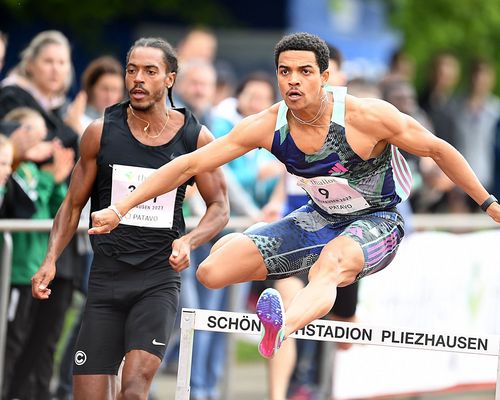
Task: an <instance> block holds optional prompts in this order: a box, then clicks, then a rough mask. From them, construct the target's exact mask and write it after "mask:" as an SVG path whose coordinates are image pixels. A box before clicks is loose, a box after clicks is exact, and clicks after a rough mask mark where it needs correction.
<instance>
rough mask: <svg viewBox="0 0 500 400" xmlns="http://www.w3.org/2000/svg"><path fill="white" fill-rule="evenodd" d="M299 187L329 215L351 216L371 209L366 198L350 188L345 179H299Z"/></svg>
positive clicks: (331, 177) (328, 177)
mask: <svg viewBox="0 0 500 400" xmlns="http://www.w3.org/2000/svg"><path fill="white" fill-rule="evenodd" d="M297 185H299V186H300V187H302V188H304V189H305V191H306V192H307V193H308V194H309V196H311V198H312V200H313V201H314V202H315V203H316V204H317V205H318V206H319V207H321V209H322V210H324V211H326V212H327V213H329V214H349V213H352V212H355V211H360V210H364V209H365V208H368V207H370V204H368V202H367V201H366V200H365V199H364V197H363V196H362V195H361V194H360V193H359V192H358V191H356V190H355V189H353V188H352V187H350V186H349V183H348V182H347V179H344V178H337V177H334V176H319V177H316V178H310V179H307V178H303V177H298V179H297Z"/></svg>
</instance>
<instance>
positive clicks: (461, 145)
mask: <svg viewBox="0 0 500 400" xmlns="http://www.w3.org/2000/svg"><path fill="white" fill-rule="evenodd" d="M470 71H471V72H470V78H469V82H468V88H467V92H466V93H465V95H463V96H457V97H455V98H454V99H453V100H452V104H451V109H452V112H453V115H454V118H455V121H456V128H457V130H456V133H457V136H456V139H457V142H456V147H457V150H458V151H460V152H461V153H462V154H463V155H464V157H465V158H466V159H467V160H468V161H469V163H470V165H471V167H472V169H473V170H474V171H475V172H476V174H477V176H478V178H479V180H480V181H481V183H482V184H483V185H484V186H485V187H486V188H487V189H489V190H491V189H492V188H493V179H494V177H493V168H494V144H495V130H496V124H497V121H498V119H499V118H500V99H499V98H498V97H497V96H495V95H493V93H492V91H493V88H494V86H495V70H494V69H493V66H492V65H491V63H490V62H488V61H486V60H475V61H473V62H472V65H471V69H470ZM471 132H474V134H471ZM461 194H462V196H461V198H460V200H461V203H460V205H458V206H456V207H457V208H460V209H464V210H468V211H472V210H477V206H475V205H474V204H473V203H471V201H470V200H469V199H468V198H467V196H466V195H465V194H464V193H463V192H461Z"/></svg>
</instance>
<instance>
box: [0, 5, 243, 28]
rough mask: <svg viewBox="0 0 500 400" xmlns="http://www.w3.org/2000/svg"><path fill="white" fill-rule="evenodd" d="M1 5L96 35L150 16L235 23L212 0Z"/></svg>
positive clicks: (18, 14) (25, 17) (23, 17)
mask: <svg viewBox="0 0 500 400" xmlns="http://www.w3.org/2000/svg"><path fill="white" fill-rule="evenodd" d="M3 1H4V6H5V7H6V8H7V9H8V10H9V11H10V12H11V13H12V16H13V17H14V18H15V19H16V20H19V21H24V22H27V23H33V22H35V21H36V20H40V19H42V20H45V21H47V22H49V23H50V24H53V25H56V26H68V27H71V28H72V29H73V30H74V31H75V32H78V33H80V34H82V35H84V36H91V37H96V36H98V35H99V34H100V33H101V30H102V27H103V26H104V25H106V24H109V23H112V22H116V21H131V20H137V19H138V17H141V18H144V17H145V16H146V17H150V18H154V19H157V20H160V19H162V20H172V21H175V22H177V23H180V24H185V25H213V24H217V25H219V26H224V25H227V24H228V23H234V18H232V17H231V15H229V12H228V11H227V10H226V9H225V8H224V7H222V6H221V5H220V4H218V3H217V1H214V0H190V1H189V6H187V5H186V4H187V3H186V2H185V1H183V0H141V1H135V2H128V1H125V0H106V1H102V0H85V1H80V2H78V3H77V2H75V1H73V0H44V1H38V0H3Z"/></svg>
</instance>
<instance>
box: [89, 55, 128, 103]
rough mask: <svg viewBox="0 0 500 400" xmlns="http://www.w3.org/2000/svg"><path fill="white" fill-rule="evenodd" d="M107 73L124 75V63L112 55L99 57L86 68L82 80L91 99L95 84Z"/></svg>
mask: <svg viewBox="0 0 500 400" xmlns="http://www.w3.org/2000/svg"><path fill="white" fill-rule="evenodd" d="M106 74H110V75H119V76H120V77H122V76H123V68H122V65H121V64H120V62H119V61H118V60H117V59H116V58H114V57H111V56H102V57H98V58H96V59H95V60H93V61H92V62H91V63H90V64H89V65H88V66H87V68H85V70H84V71H83V74H82V78H81V82H82V89H83V90H85V92H86V93H87V96H89V99H90V97H91V96H92V90H93V89H94V86H95V85H96V84H97V82H98V81H99V79H101V77H102V76H103V75H106Z"/></svg>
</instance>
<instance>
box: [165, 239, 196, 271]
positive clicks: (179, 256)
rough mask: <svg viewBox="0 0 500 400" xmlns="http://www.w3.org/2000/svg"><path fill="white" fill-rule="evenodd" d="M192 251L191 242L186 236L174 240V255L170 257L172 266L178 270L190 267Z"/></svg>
mask: <svg viewBox="0 0 500 400" xmlns="http://www.w3.org/2000/svg"><path fill="white" fill-rule="evenodd" d="M190 253H191V243H190V241H189V240H188V239H187V238H186V237H185V236H182V237H180V238H179V239H176V240H174V241H173V242H172V255H171V256H170V257H169V259H168V261H169V262H170V265H171V266H172V268H173V269H174V270H175V271H177V272H181V271H182V270H183V269H186V268H188V267H189V255H190Z"/></svg>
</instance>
